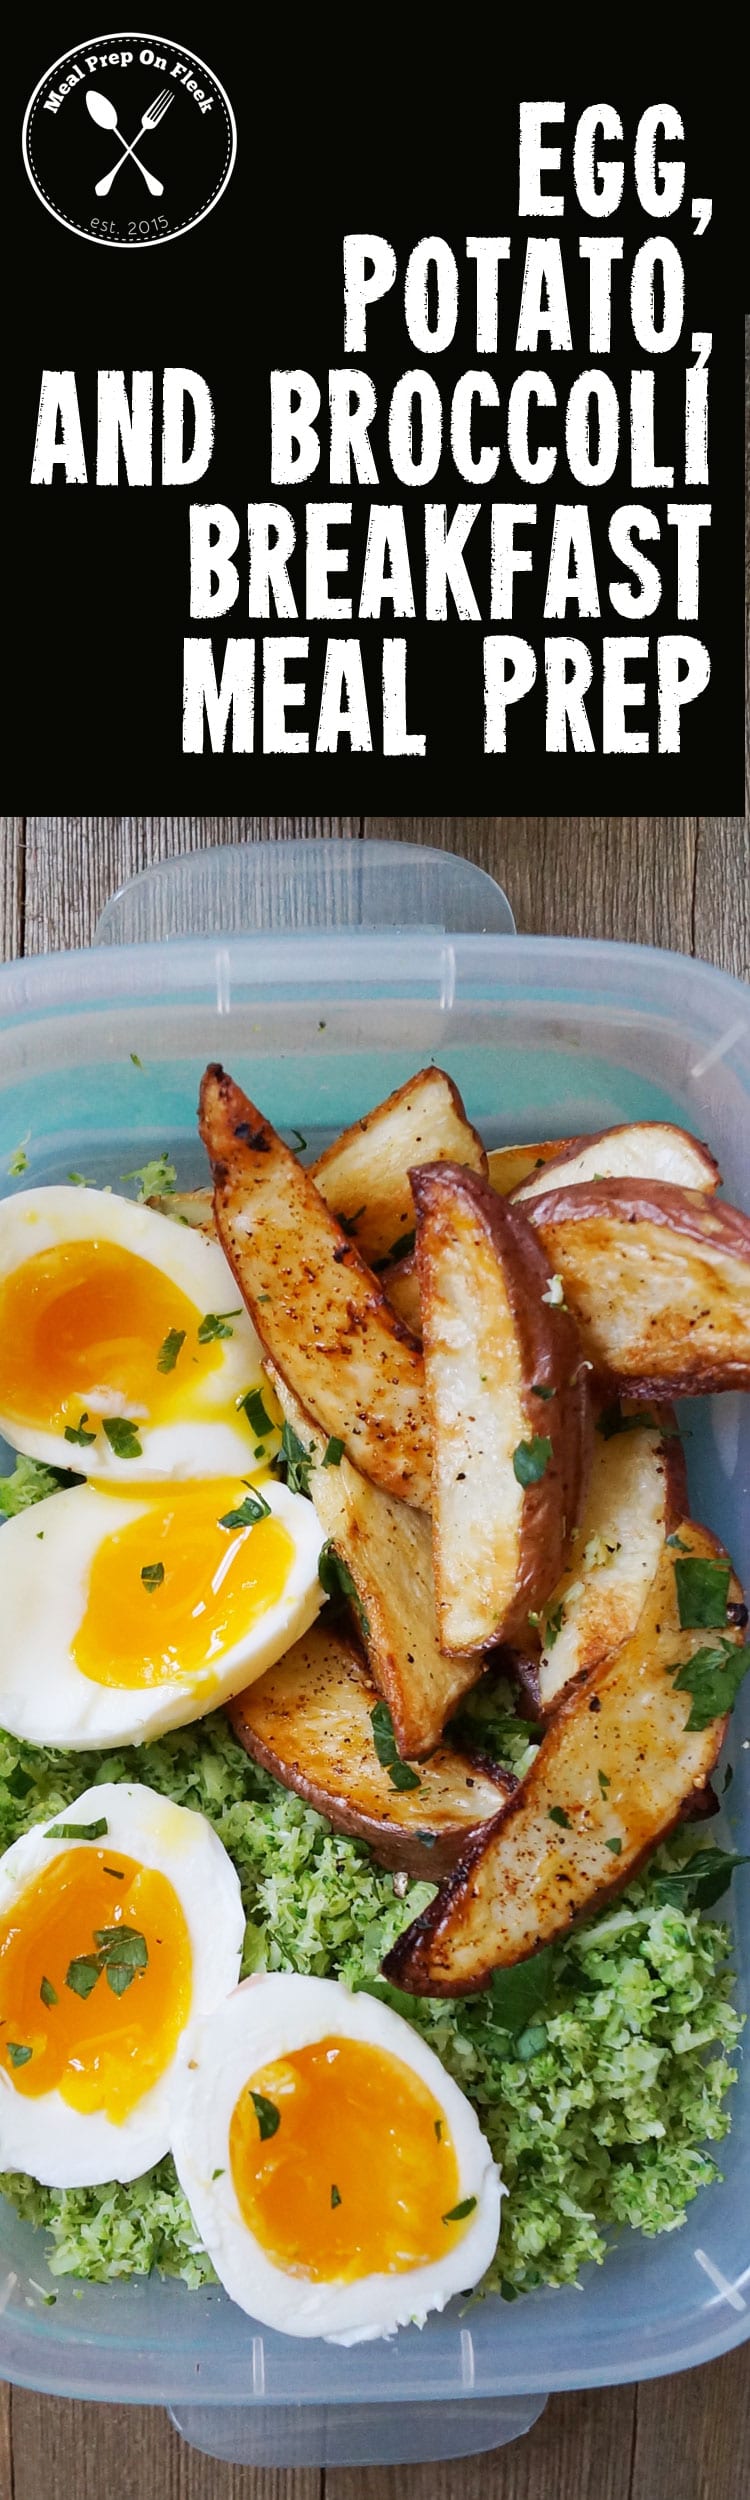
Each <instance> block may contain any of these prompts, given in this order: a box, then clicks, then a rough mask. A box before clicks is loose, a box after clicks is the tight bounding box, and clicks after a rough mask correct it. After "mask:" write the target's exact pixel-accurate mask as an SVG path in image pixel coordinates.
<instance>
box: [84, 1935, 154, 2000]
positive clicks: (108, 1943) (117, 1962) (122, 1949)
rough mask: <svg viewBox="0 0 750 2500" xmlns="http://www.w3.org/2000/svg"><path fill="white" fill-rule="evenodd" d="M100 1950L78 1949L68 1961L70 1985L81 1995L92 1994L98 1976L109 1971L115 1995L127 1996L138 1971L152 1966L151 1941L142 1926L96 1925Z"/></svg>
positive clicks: (95, 1938)
mask: <svg viewBox="0 0 750 2500" xmlns="http://www.w3.org/2000/svg"><path fill="white" fill-rule="evenodd" d="M94 1943H95V1945H96V1947H97V1951H96V1953H78V1954H76V1956H75V1958H74V1960H73V1961H72V1962H69V1963H68V1968H67V1971H66V1973H65V1985H66V1988H72V1991H73V1995H74V1996H77V1997H84V1998H85V1997H90V1996H91V1994H92V1991H93V1989H94V1988H95V1987H96V1983H97V1980H98V1979H100V1978H101V1975H102V1971H103V1972H104V1974H105V1977H106V1981H107V1986H108V1988H111V1990H112V1995H113V1996H115V1997H123V1996H124V1995H125V1990H126V1988H129V1987H130V1985H131V1982H132V1980H134V1978H135V1976H136V1972H137V1971H144V1970H147V1969H148V1945H147V1943H146V1938H145V1936H142V1935H141V1932H140V1929H139V1928H138V1927H96V1928H95V1929H94Z"/></svg>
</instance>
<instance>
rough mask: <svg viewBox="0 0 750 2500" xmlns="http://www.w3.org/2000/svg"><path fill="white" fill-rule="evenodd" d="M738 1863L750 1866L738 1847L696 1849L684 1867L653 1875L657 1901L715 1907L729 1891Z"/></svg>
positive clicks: (674, 1905) (675, 1905)
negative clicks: (716, 1902) (715, 1903)
mask: <svg viewBox="0 0 750 2500" xmlns="http://www.w3.org/2000/svg"><path fill="white" fill-rule="evenodd" d="M736 1866H750V1858H748V1857H747V1856H746V1855H745V1856H743V1855H741V1854H740V1853H739V1852H738V1851H737V1850H735V1849H715V1848H712V1849H695V1850H694V1851H693V1854H692V1857H689V1858H686V1859H685V1863H684V1866H677V1867H671V1868H670V1870H669V1873H668V1874H665V1875H661V1874H656V1875H653V1876H652V1878H651V1881H652V1886H653V1891H654V1894H655V1897H656V1900H657V1901H664V1902H668V1903H669V1905H670V1907H671V1908H673V1909H676V1910H681V1909H695V1910H711V1909H713V1905H714V1902H715V1901H720V1900H721V1898H722V1894H723V1893H725V1892H726V1891H727V1889H728V1886H729V1885H730V1883H731V1880H732V1876H733V1874H734V1870H735V1867H736Z"/></svg>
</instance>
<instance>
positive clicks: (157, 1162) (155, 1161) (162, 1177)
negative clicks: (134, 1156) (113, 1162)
mask: <svg viewBox="0 0 750 2500" xmlns="http://www.w3.org/2000/svg"><path fill="white" fill-rule="evenodd" d="M120 1179H121V1181H136V1182H137V1184H138V1196H139V1198H140V1200H141V1202H142V1201H143V1199H144V1198H169V1197H171V1194H172V1191H173V1189H175V1188H176V1186H177V1173H176V1171H175V1167H174V1164H173V1163H170V1160H169V1156H168V1154H167V1152H166V1148H165V1151H164V1153H163V1155H154V1156H153V1157H152V1160H151V1162H150V1163H142V1164H141V1165H140V1166H139V1168H138V1170H137V1171H136V1172H121V1173H120Z"/></svg>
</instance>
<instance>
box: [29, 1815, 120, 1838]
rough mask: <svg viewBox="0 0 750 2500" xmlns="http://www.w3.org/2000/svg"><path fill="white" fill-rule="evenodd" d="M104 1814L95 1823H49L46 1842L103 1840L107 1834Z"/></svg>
mask: <svg viewBox="0 0 750 2500" xmlns="http://www.w3.org/2000/svg"><path fill="white" fill-rule="evenodd" d="M107 1828H108V1827H107V1817H106V1814H102V1815H100V1816H99V1820H98V1822H96V1823H51V1824H50V1827H49V1830H48V1831H47V1832H45V1839H46V1840H104V1838H105V1836H106V1832H107Z"/></svg>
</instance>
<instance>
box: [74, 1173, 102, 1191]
mask: <svg viewBox="0 0 750 2500" xmlns="http://www.w3.org/2000/svg"><path fill="white" fill-rule="evenodd" d="M68 1180H69V1182H70V1187H71V1189H95V1188H96V1182H95V1181H87V1179H86V1174H85V1172H69V1173H68Z"/></svg>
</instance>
